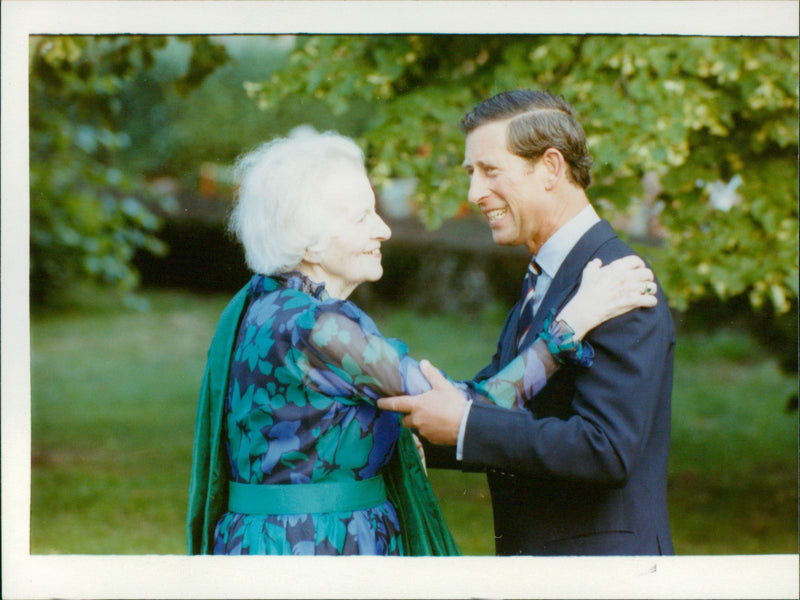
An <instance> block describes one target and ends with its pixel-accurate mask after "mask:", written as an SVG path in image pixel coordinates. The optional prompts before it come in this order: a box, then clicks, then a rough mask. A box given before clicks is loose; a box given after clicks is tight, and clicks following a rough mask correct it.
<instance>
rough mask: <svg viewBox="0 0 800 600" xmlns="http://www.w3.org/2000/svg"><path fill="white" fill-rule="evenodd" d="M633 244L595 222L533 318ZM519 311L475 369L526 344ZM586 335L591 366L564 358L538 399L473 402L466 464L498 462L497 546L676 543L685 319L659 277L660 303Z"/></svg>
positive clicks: (590, 551)
mask: <svg viewBox="0 0 800 600" xmlns="http://www.w3.org/2000/svg"><path fill="white" fill-rule="evenodd" d="M630 254H634V252H633V251H632V250H631V249H630V248H629V247H628V246H627V245H625V244H624V243H623V242H622V241H621V240H620V239H619V238H618V237H617V235H616V234H615V232H614V230H613V229H612V228H611V226H610V225H609V224H608V222H607V221H601V222H599V223H597V224H596V225H595V226H593V227H592V228H591V229H590V230H589V231H588V232H587V233H586V234H584V236H583V237H582V238H581V239H580V240H579V241H578V243H577V244H576V245H575V247H574V248H573V249H572V251H571V252H570V254H569V255H568V256H567V258H566V260H565V261H564V263H563V264H562V266H561V268H560V269H559V271H558V273H557V274H556V275H555V277H554V279H553V282H552V284H551V286H550V289H549V290H548V292H547V295H546V296H545V297H544V299H543V301H542V305H541V307H540V308H539V310H538V311H537V313H536V317H535V319H534V323H533V330H534V331H538V330H541V328H542V324H543V321H544V319H545V318H546V317H547V315H548V313H550V310H551V309H552V308H555V309H556V310H558V309H560V308H561V307H562V306H563V305H564V304H565V303H566V302H567V301H568V300H569V298H571V296H572V295H573V294H574V293H575V292H576V291H577V289H578V286H579V284H580V280H581V273H582V270H583V268H584V266H585V265H586V263H587V262H588V261H590V260H592V259H593V258H598V257H599V258H601V259H602V261H603V264H609V263H610V262H611V261H613V260H614V259H616V258H620V257H622V256H626V255H630ZM518 317H519V305H517V306H515V307H514V308H513V309H512V310H511V312H510V313H509V315H508V318H507V320H506V324H505V326H504V328H503V332H502V334H501V337H500V340H499V343H498V348H497V353H496V354H495V356H494V358H493V360H492V363H491V364H490V365H489V366H487V367H486V368H485V369H483V371H481V372H480V373H479V374H478V376H477V377H476V379H485V378H487V377H490V376H492V375H493V374H494V373H496V372H497V371H499V370H500V369H502V368H503V367H504V366H505V365H506V364H507V363H508V362H509V361H511V360H512V359H513V358H514V356H516V354H517V350H516V348H515V346H516V342H515V340H516V329H517V320H518ZM587 340H588V341H589V343H590V344H591V345H592V346H593V348H594V350H595V359H594V363H593V365H592V366H591V368H582V367H576V366H564V367H562V369H561V370H559V371H558V372H557V373H556V374H555V375H554V376H553V377H552V378H551V380H550V381H549V382H548V384H547V386H546V387H545V388H544V389H543V390H542V391H541V392H540V393H539V394H538V395H537V396H536V397H535V398H532V399H529V400H528V402H527V405H526V408H527V410H524V411H522V410H505V409H501V408H498V407H495V406H491V405H488V404H485V403H474V404H473V406H472V408H471V410H470V414H469V418H468V421H467V425H466V432H465V437H464V447H463V451H464V452H463V463H462V469H463V470H465V471H478V470H481V471H483V470H485V471H486V472H487V476H488V479H489V487H490V490H491V494H492V506H493V511H494V526H495V540H496V551H497V554H500V555H516V554H525V555H635V554H649V555H656V554H672V553H673V548H672V540H671V536H670V528H669V520H668V516H667V493H666V485H667V457H668V453H669V443H670V402H671V395H672V360H673V348H674V345H675V330H674V327H673V324H672V318H671V316H670V312H669V309H668V307H667V301H666V298H665V297H664V295H663V293H662V292H661V290H660V287H659V291H658V305H657V306H656V307H654V308H645V309H636V310H634V311H632V312H630V313H628V314H626V315H623V316H620V317H617V318H615V319H612V320H610V321H607V322H606V323H604V324H602V325H601V326H599V327H597V328H596V329H594V330H593V331H591V332H590V333H589V334H588V335H587Z"/></svg>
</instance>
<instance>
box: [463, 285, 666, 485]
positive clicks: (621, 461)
mask: <svg viewBox="0 0 800 600" xmlns="http://www.w3.org/2000/svg"><path fill="white" fill-rule="evenodd" d="M587 339H588V340H589V342H590V343H591V345H592V346H593V347H594V350H595V360H594V364H593V365H592V367H591V368H589V369H578V368H570V369H565V370H563V371H562V372H561V373H560V374H559V375H558V376H557V377H556V378H554V380H553V382H551V384H549V385H552V384H553V383H554V382H556V381H557V380H558V379H561V378H564V377H567V378H568V377H572V378H574V393H573V395H572V399H571V405H570V409H569V411H568V413H567V414H565V415H563V416H564V418H557V417H545V418H541V419H536V418H534V415H533V414H532V413H531V412H529V411H508V410H501V409H498V408H496V407H493V406H489V405H485V404H475V405H473V407H472V410H471V411H470V415H469V420H468V421H467V428H466V434H465V439H464V464H463V468H464V470H470V471H473V470H483V469H499V470H503V471H506V472H516V473H525V474H535V475H540V476H550V477H557V478H566V479H572V480H576V481H582V482H586V483H595V484H600V485H611V486H614V485H622V484H624V482H625V481H626V479H627V477H628V475H629V473H630V472H631V469H632V468H633V467H634V465H635V463H636V460H637V456H639V454H640V452H641V449H642V446H643V444H644V441H645V440H646V439H647V438H648V436H649V432H650V429H651V428H652V427H653V426H654V421H655V415H656V413H657V410H658V403H659V397H660V393H661V389H662V386H663V384H662V381H661V379H662V378H664V377H669V378H670V381H671V377H672V371H671V353H672V347H673V345H674V330H673V328H672V321H671V318H670V316H669V311H668V309H667V308H666V299H665V298H664V297H663V295H660V297H659V304H658V305H657V306H656V307H655V308H649V309H637V310H635V311H632V312H630V313H628V314H626V315H623V316H621V317H617V318H616V319H612V320H611V321H608V322H607V323H604V324H603V325H601V326H600V327H598V328H596V329H595V330H594V331H593V332H591V333H590V335H589V336H588V338H587ZM545 401H547V400H545Z"/></svg>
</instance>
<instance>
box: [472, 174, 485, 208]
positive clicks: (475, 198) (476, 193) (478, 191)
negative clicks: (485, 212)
mask: <svg viewBox="0 0 800 600" xmlns="http://www.w3.org/2000/svg"><path fill="white" fill-rule="evenodd" d="M488 193H489V188H488V186H487V185H486V182H485V180H484V179H483V178H482V177H481V176H480V175H477V174H473V175H472V177H471V178H470V180H469V192H468V193H467V200H468V201H469V202H470V203H472V204H480V203H481V201H482V200H483V199H484V198H486V196H487V195H488Z"/></svg>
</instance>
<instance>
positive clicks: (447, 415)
mask: <svg viewBox="0 0 800 600" xmlns="http://www.w3.org/2000/svg"><path fill="white" fill-rule="evenodd" d="M419 368H420V371H422V374H423V375H424V376H425V379H427V380H428V382H429V383H430V384H431V386H433V389H431V390H430V391H428V392H425V393H424V394H420V395H419V396H394V397H392V398H381V399H380V400H378V406H379V407H380V408H382V409H383V410H391V411H394V412H399V413H403V414H404V415H405V416H404V417H403V425H405V426H406V427H408V428H410V429H416V430H417V431H418V432H419V433H420V435H422V436H423V437H425V438H426V439H427V440H428V441H430V442H432V443H434V444H441V445H445V446H455V445H456V442H458V428H459V427H460V426H461V418H462V417H463V416H464V410H465V409H466V407H467V400H466V399H465V398H464V396H463V395H462V394H461V392H459V391H458V390H457V389H456V388H455V386H454V385H453V384H452V383H450V382H449V381H448V380H447V378H446V377H445V376H444V375H442V374H441V373H440V372H439V370H438V369H437V368H436V367H434V366H433V365H432V364H431V363H429V362H428V361H427V360H423V361H421V362H420V363H419Z"/></svg>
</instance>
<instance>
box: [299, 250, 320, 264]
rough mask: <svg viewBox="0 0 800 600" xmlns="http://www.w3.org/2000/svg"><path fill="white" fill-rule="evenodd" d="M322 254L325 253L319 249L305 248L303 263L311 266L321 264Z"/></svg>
mask: <svg viewBox="0 0 800 600" xmlns="http://www.w3.org/2000/svg"><path fill="white" fill-rule="evenodd" d="M324 254H325V253H324V252H323V251H322V250H320V249H319V248H306V249H305V251H304V252H303V262H305V263H308V264H311V265H318V264H319V263H321V262H322V257H323V256H324Z"/></svg>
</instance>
